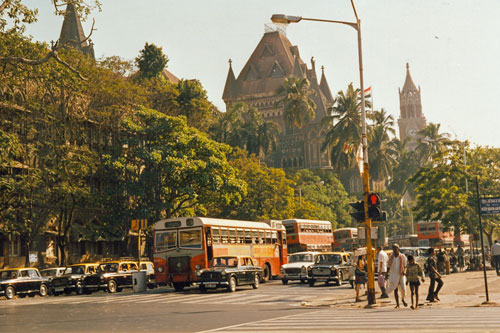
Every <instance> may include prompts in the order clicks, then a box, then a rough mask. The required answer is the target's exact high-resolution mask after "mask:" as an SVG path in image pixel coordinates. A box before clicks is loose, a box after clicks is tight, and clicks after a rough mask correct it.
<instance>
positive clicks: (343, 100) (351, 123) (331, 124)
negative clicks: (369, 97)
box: [321, 83, 369, 172]
mask: <svg viewBox="0 0 500 333" xmlns="http://www.w3.org/2000/svg"><path fill="white" fill-rule="evenodd" d="M358 95H359V89H356V90H354V88H353V85H352V83H350V84H349V86H348V87H347V90H346V92H345V93H344V92H343V91H342V90H341V91H339V92H338V94H337V97H336V99H335V104H334V105H333V107H332V108H331V109H330V111H331V114H330V115H329V116H326V117H325V118H324V119H323V121H322V123H321V125H322V127H327V128H328V132H327V134H326V138H325V142H324V143H323V145H322V146H321V149H322V150H323V151H324V150H327V149H330V150H331V160H332V166H333V168H334V170H335V171H337V172H341V171H343V170H345V169H348V168H350V167H351V166H353V164H354V154H355V153H356V149H357V147H358V146H359V144H360V143H361V100H360V98H359V97H358ZM365 105H367V106H369V103H368V102H367V101H366V100H365Z"/></svg>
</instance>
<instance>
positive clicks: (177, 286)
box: [174, 282, 185, 291]
mask: <svg viewBox="0 0 500 333" xmlns="http://www.w3.org/2000/svg"><path fill="white" fill-rule="evenodd" d="M184 287H185V285H184V283H182V282H181V283H179V282H174V289H175V291H182V290H183V289H184Z"/></svg>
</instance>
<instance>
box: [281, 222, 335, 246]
mask: <svg viewBox="0 0 500 333" xmlns="http://www.w3.org/2000/svg"><path fill="white" fill-rule="evenodd" d="M281 222H282V223H283V226H284V227H285V229H286V239H287V243H288V253H296V252H306V251H316V252H321V251H331V250H332V243H333V233H332V224H331V223H330V222H329V221H316V220H299V219H294V220H283V221H281Z"/></svg>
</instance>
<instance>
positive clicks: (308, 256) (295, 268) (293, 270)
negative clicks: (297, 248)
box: [280, 252, 321, 284]
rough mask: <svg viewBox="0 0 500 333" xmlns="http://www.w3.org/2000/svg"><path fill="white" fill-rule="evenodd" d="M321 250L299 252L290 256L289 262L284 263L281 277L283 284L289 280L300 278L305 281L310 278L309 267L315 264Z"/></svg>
mask: <svg viewBox="0 0 500 333" xmlns="http://www.w3.org/2000/svg"><path fill="white" fill-rule="evenodd" d="M320 253H321V252H297V253H294V254H291V255H289V256H288V264H285V265H282V266H281V269H280V279H281V282H282V283H283V284H288V281H292V280H300V282H301V283H305V282H306V281H307V279H308V267H309V266H311V265H312V264H314V260H315V259H316V256H317V255H318V254H320Z"/></svg>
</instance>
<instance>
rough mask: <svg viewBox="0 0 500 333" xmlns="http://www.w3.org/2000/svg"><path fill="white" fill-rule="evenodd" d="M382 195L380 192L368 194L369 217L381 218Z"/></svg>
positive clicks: (375, 219) (376, 219) (377, 219)
mask: <svg viewBox="0 0 500 333" xmlns="http://www.w3.org/2000/svg"><path fill="white" fill-rule="evenodd" d="M380 215H381V214H380V196H379V195H378V193H373V192H372V193H370V194H368V217H369V218H371V219H372V220H374V221H379V220H380Z"/></svg>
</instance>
